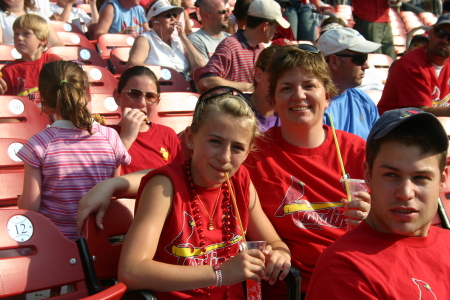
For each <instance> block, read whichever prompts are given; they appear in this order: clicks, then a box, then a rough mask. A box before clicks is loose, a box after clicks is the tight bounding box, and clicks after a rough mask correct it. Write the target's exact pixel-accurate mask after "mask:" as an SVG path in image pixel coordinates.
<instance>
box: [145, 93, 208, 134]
mask: <svg viewBox="0 0 450 300" xmlns="http://www.w3.org/2000/svg"><path fill="white" fill-rule="evenodd" d="M199 96H200V94H197V93H180V92H176V93H161V102H160V103H159V104H158V107H157V113H156V114H155V115H154V116H153V118H152V121H153V122H155V123H157V124H162V125H166V126H169V127H171V128H172V129H173V130H175V132H176V133H179V132H180V131H182V130H184V129H186V126H189V125H191V123H192V116H193V114H194V109H195V105H196V104H197V100H198V97H199Z"/></svg>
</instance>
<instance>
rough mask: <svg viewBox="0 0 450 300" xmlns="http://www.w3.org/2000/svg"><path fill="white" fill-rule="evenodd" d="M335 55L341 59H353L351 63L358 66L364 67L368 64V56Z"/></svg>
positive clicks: (365, 54)
mask: <svg viewBox="0 0 450 300" xmlns="http://www.w3.org/2000/svg"><path fill="white" fill-rule="evenodd" d="M334 55H336V56H340V57H351V58H352V59H351V62H352V63H354V64H355V65H357V66H362V65H364V64H365V63H366V61H367V57H368V54H367V53H364V54H344V53H335V54H334Z"/></svg>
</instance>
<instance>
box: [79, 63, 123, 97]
mask: <svg viewBox="0 0 450 300" xmlns="http://www.w3.org/2000/svg"><path fill="white" fill-rule="evenodd" d="M82 68H83V70H84V71H85V72H86V73H87V74H88V77H89V82H90V84H91V87H90V91H91V93H92V94H109V95H112V94H113V92H114V89H115V88H117V82H118V81H117V78H115V77H114V75H113V74H112V73H111V72H110V71H109V70H107V69H105V68H102V67H99V66H92V65H83V66H82Z"/></svg>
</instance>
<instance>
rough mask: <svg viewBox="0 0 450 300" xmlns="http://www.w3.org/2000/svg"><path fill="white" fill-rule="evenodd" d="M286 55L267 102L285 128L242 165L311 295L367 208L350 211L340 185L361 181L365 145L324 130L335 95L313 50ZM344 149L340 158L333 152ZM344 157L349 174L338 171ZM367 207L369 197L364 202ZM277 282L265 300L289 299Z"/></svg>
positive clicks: (289, 50) (290, 50) (277, 63)
mask: <svg viewBox="0 0 450 300" xmlns="http://www.w3.org/2000/svg"><path fill="white" fill-rule="evenodd" d="M302 49H304V50H301V49H299V48H297V47H293V46H287V47H283V48H282V49H280V50H279V51H277V53H275V54H274V56H273V58H272V60H271V62H270V63H269V65H268V66H267V69H266V70H267V72H268V77H269V80H268V81H269V97H268V99H269V102H270V103H271V104H272V105H273V106H274V107H275V111H276V112H277V114H278V117H279V118H280V119H281V127H273V128H271V129H269V130H268V131H267V132H266V134H265V137H264V138H262V139H258V140H257V141H256V143H255V144H256V145H255V146H256V148H257V149H258V150H259V151H254V152H252V153H251V154H250V155H249V157H248V158H247V160H246V162H245V165H246V166H247V169H248V171H249V172H250V176H251V178H252V181H253V182H254V184H255V187H256V190H257V192H258V194H259V196H260V199H261V205H262V207H263V210H264V212H265V213H266V215H267V216H268V217H269V219H270V221H271V222H272V224H273V225H274V227H275V229H276V230H277V232H278V234H279V235H280V237H281V238H282V239H283V241H285V242H286V244H287V245H288V247H289V249H290V250H291V252H292V258H293V265H294V266H296V267H298V268H299V269H300V270H301V274H302V293H305V292H306V289H307V287H308V283H309V280H310V277H311V274H312V271H313V270H314V266H315V264H316V262H317V259H318V257H319V255H320V253H321V252H322V251H323V250H324V249H325V248H326V247H328V246H329V245H330V244H331V243H332V242H333V241H335V240H336V239H337V238H338V237H339V236H341V235H342V234H344V233H345V232H346V227H347V223H346V219H347V221H348V222H350V223H351V224H353V225H357V224H358V223H359V222H360V221H361V219H362V218H365V217H366V216H367V212H368V210H369V208H370V206H369V204H368V203H366V202H364V201H352V202H350V204H348V205H347V207H345V204H346V201H344V202H343V203H341V200H342V199H343V198H346V197H347V195H346V191H345V189H344V185H343V182H342V179H343V178H344V176H345V175H347V174H348V175H350V176H351V178H363V163H364V158H365V153H364V150H365V142H364V140H363V139H361V138H360V137H358V136H356V135H353V134H350V133H346V132H343V131H340V130H336V137H334V133H333V130H332V129H331V128H330V127H329V126H327V125H324V124H323V121H322V120H323V115H324V111H325V109H326V108H327V107H328V104H329V101H330V99H331V98H332V97H333V96H334V95H335V94H336V88H335V86H334V84H333V82H332V79H331V75H330V71H329V68H328V65H327V63H326V62H325V60H324V58H323V56H322V54H321V53H320V52H319V51H318V49H317V48H315V47H314V46H311V45H308V46H304V45H302ZM335 143H337V144H338V145H339V152H338V150H337V147H336V144H335ZM338 153H340V155H341V156H342V161H343V165H344V167H345V173H346V174H343V172H342V168H341V166H340V157H339V154H338ZM359 197H360V198H364V199H365V200H368V195H367V194H365V195H360V196H359ZM281 284H283V283H282V282H277V284H276V285H274V286H267V285H265V284H264V283H263V295H264V297H267V299H284V298H283V297H285V295H284V294H285V291H286V289H285V288H283V287H282V286H280V285H281Z"/></svg>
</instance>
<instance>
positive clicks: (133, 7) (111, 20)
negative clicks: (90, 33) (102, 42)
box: [94, 0, 150, 39]
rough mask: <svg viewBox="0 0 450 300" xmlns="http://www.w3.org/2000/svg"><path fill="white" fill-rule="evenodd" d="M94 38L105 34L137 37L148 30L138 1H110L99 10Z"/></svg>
mask: <svg viewBox="0 0 450 300" xmlns="http://www.w3.org/2000/svg"><path fill="white" fill-rule="evenodd" d="M99 11H100V16H99V20H98V24H97V26H96V28H95V33H94V38H95V39H98V37H99V36H100V35H102V34H105V33H126V34H132V35H134V36H138V35H139V34H141V33H142V32H145V31H148V30H150V27H149V26H148V24H147V20H146V19H145V12H144V9H143V8H142V6H140V5H139V0H111V1H107V2H105V3H103V5H102V7H101V8H100V10H99Z"/></svg>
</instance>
